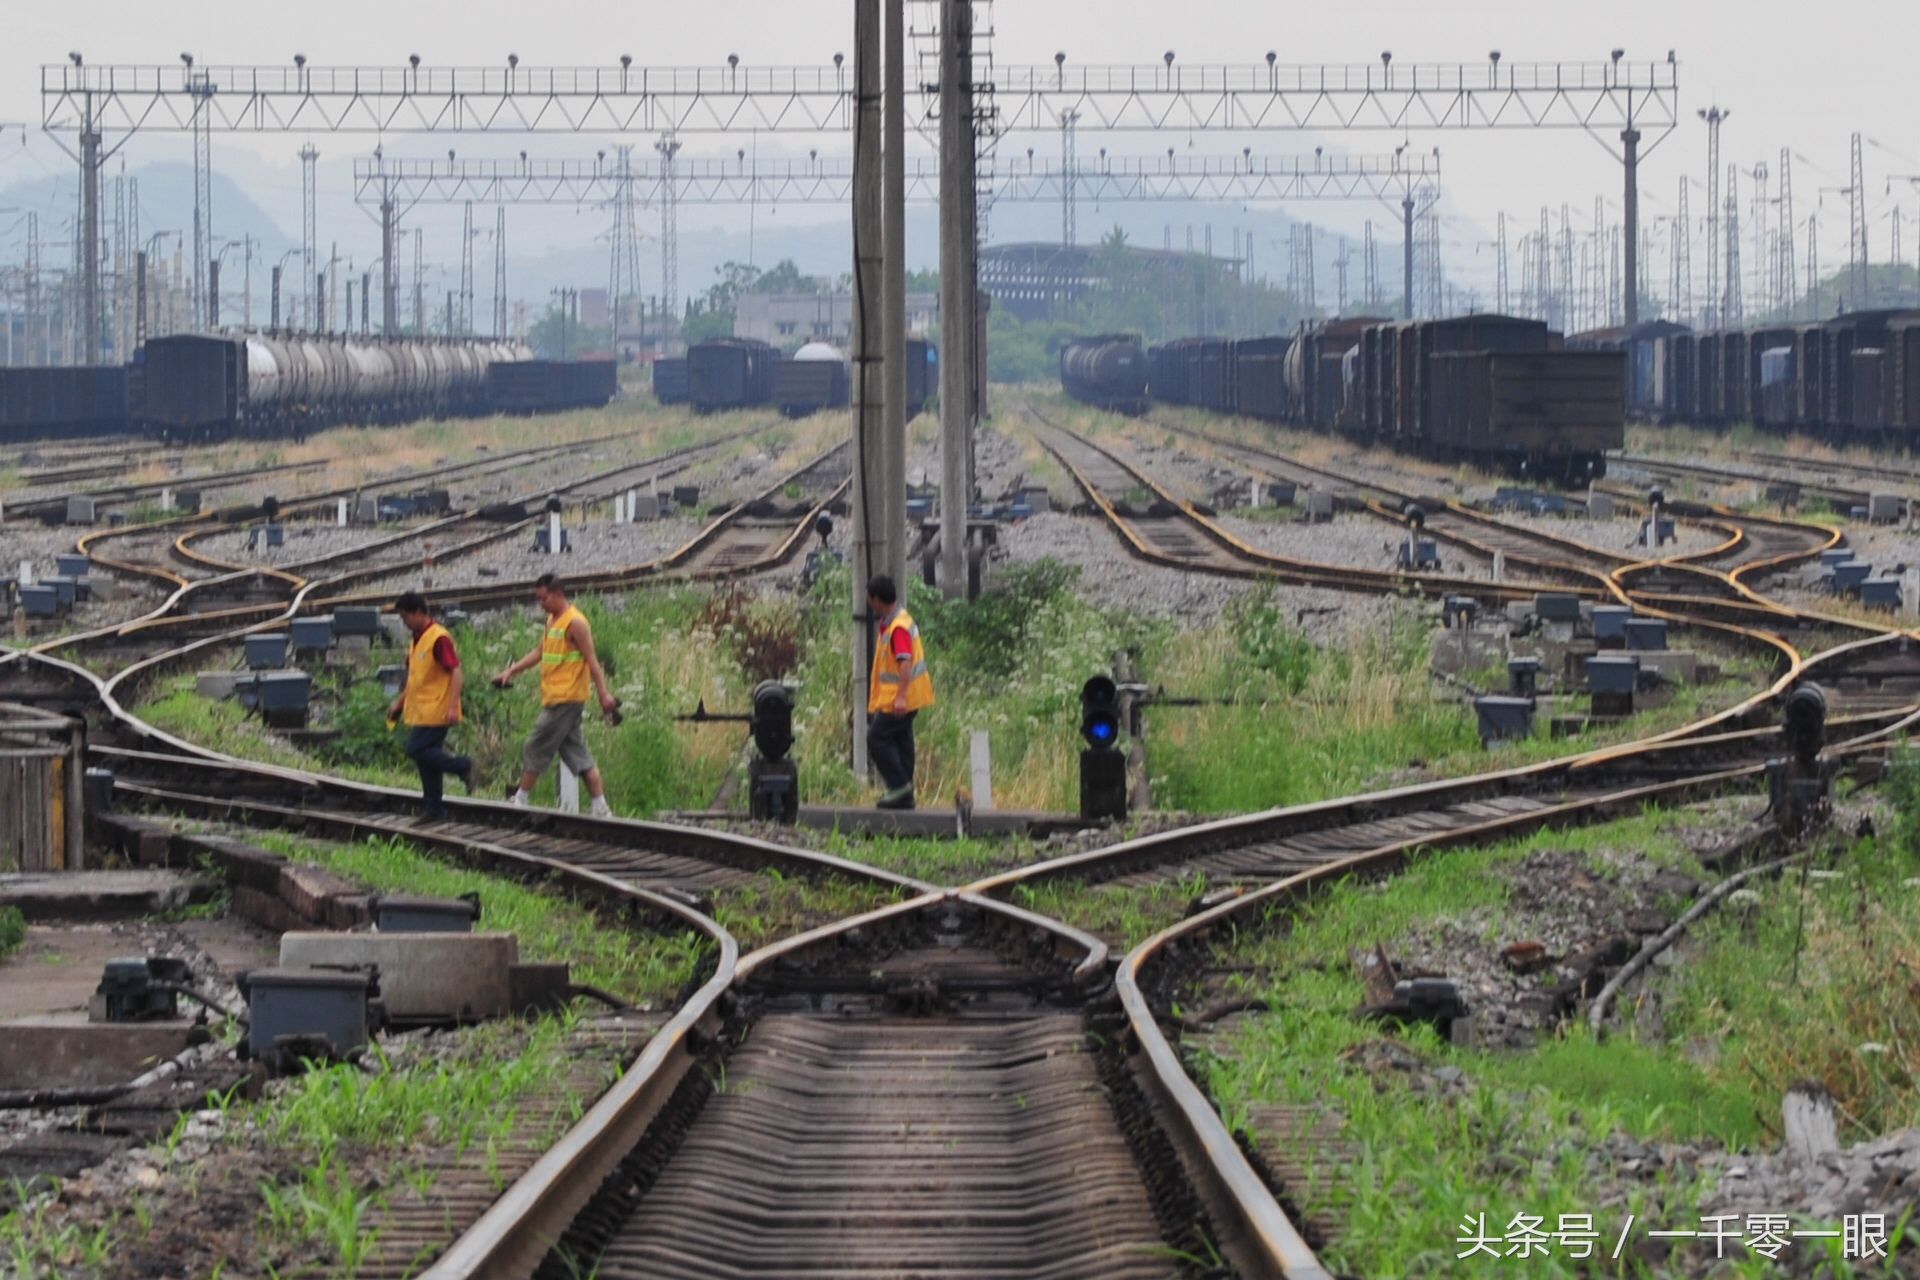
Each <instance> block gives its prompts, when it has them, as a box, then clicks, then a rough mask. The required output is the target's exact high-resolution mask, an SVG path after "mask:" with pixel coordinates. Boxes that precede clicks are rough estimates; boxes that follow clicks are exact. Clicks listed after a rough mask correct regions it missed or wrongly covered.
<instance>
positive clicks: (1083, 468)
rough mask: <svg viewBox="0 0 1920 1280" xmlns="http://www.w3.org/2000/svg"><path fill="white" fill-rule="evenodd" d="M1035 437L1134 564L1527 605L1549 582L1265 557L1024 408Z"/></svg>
mask: <svg viewBox="0 0 1920 1280" xmlns="http://www.w3.org/2000/svg"><path fill="white" fill-rule="evenodd" d="M1027 412H1028V413H1029V414H1030V415H1031V417H1032V418H1033V421H1034V423H1035V424H1036V426H1035V434H1036V435H1037V436H1038V438H1039V439H1040V441H1041V443H1042V444H1043V445H1044V446H1045V447H1046V448H1047V449H1048V451H1049V452H1051V453H1052V454H1053V455H1054V457H1055V458H1057V459H1058V460H1059V461H1060V463H1061V465H1062V466H1064V467H1065V468H1066V469H1067V471H1068V473H1069V474H1070V475H1071V476H1072V477H1073V480H1074V483H1075V484H1076V485H1078V486H1079V488H1080V490H1081V492H1083V493H1084V494H1085V495H1086V496H1087V499H1088V501H1089V502H1090V503H1092V504H1093V506H1094V508H1095V509H1096V510H1097V511H1098V512H1099V513H1100V515H1101V516H1102V517H1103V518H1104V519H1105V520H1106V521H1107V522H1108V523H1109V524H1110V525H1112V526H1113V528H1114V530H1115V531H1116V532H1117V533H1118V534H1119V535H1120V537H1121V539H1122V540H1123V541H1124V542H1125V543H1126V545H1127V547H1128V548H1129V550H1130V551H1131V552H1132V553H1133V554H1134V555H1135V556H1137V557H1138V558H1140V559H1142V560H1146V561H1148V562H1150V563H1154V564H1160V565H1164V566H1167V567H1169V568H1176V569H1183V570H1187V571H1190V572H1199V573H1211V574H1218V575H1220V576H1223V577H1237V578H1267V579H1272V580H1275V581H1281V582H1292V583H1299V584H1302V585H1307V586H1319V587H1327V588H1331V589H1334V590H1342V591H1366V592H1372V593H1381V592H1385V593H1389V594H1415V595H1425V596H1443V595H1453V594H1459V593H1477V594H1480V595H1483V596H1490V597H1492V598H1495V599H1501V600H1530V599H1532V598H1533V596H1534V595H1535V594H1536V593H1537V592H1541V591H1557V590H1560V589H1562V588H1561V586H1560V584H1558V583H1556V582H1552V581H1519V582H1491V581H1489V580H1487V579H1483V578H1459V577H1454V576H1451V575H1448V574H1444V573H1439V572H1426V571H1420V570H1404V571H1403V570H1388V569H1371V568H1366V567H1363V566H1356V565H1339V564H1326V563H1321V562H1317V561H1311V560H1300V559H1295V558H1291V557H1287V556H1279V555H1274V554H1272V553H1270V552H1266V551H1262V550H1260V549H1259V548H1257V547H1254V546H1252V545H1250V544H1248V543H1247V542H1245V541H1243V540H1242V539H1240V538H1237V537H1235V536H1234V535H1233V534H1232V533H1230V532H1228V531H1227V530H1226V529H1224V528H1222V527H1221V526H1220V524H1219V523H1218V522H1216V521H1214V520H1213V519H1211V518H1210V517H1208V516H1206V515H1205V514H1203V513H1202V512H1201V511H1200V510H1199V509H1198V508H1197V507H1196V506H1194V504H1192V503H1190V502H1186V501H1184V500H1182V499H1180V498H1178V497H1177V496H1175V495H1174V494H1172V493H1171V492H1169V491H1168V490H1167V489H1166V487H1165V486H1163V485H1162V484H1160V482H1159V481H1157V480H1155V479H1154V478H1153V477H1151V476H1150V475H1148V474H1147V473H1146V472H1144V471H1142V470H1141V469H1140V468H1139V467H1137V466H1135V465H1134V464H1132V463H1131V462H1128V461H1127V460H1126V459H1124V458H1122V457H1121V456H1120V455H1119V454H1117V453H1115V452H1114V451H1112V450H1110V449H1107V448H1104V447H1102V446H1100V445H1098V444H1096V443H1094V442H1093V441H1091V440H1089V439H1087V438H1086V437H1084V436H1081V435H1078V434H1077V433H1075V432H1072V431H1069V430H1067V429H1066V428H1064V427H1061V426H1059V425H1058V424H1057V423H1053V422H1051V421H1049V420H1048V419H1047V418H1045V417H1044V416H1042V415H1041V414H1039V413H1038V412H1036V411H1034V410H1032V409H1031V408H1029V409H1028V410H1027Z"/></svg>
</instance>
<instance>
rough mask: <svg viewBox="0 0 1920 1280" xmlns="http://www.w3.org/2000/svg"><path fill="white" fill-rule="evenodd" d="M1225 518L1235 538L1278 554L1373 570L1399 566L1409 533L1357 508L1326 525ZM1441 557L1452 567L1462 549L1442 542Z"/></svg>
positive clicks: (1223, 523)
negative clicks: (1396, 558) (1397, 557)
mask: <svg viewBox="0 0 1920 1280" xmlns="http://www.w3.org/2000/svg"><path fill="white" fill-rule="evenodd" d="M1219 523H1220V527H1221V528H1223V529H1225V530H1226V531H1227V532H1228V533H1231V534H1233V535H1234V536H1235V537H1237V538H1241V539H1244V540H1245V541H1247V542H1249V543H1251V544H1252V545H1253V546H1256V547H1258V548H1260V550H1262V551H1267V552H1271V553H1272V554H1274V555H1277V556H1288V557H1291V558H1292V559H1296V560H1310V561H1313V562H1314V563H1316V564H1329V565H1352V566H1355V567H1358V568H1367V569H1391V568H1393V561H1394V556H1395V554H1396V553H1397V550H1398V548H1399V545H1400V542H1401V539H1402V537H1403V535H1402V533H1401V531H1400V530H1399V529H1396V528H1394V527H1393V526H1392V525H1390V524H1388V523H1387V522H1385V521H1384V520H1378V519H1375V518H1374V517H1372V516H1365V515H1358V514H1351V513H1348V514H1341V515H1338V516H1335V517H1334V518H1333V519H1332V520H1329V521H1327V522H1326V523H1324V524H1308V523H1307V522H1306V521H1305V520H1304V519H1298V520H1248V519H1245V518H1243V517H1241V516H1233V515H1222V516H1220V517H1219ZM1441 556H1442V558H1443V559H1444V560H1446V561H1447V567H1449V568H1451V567H1453V561H1454V559H1455V558H1456V553H1455V552H1454V551H1453V550H1452V549H1451V548H1447V547H1442V548H1441ZM1478 568H1479V566H1478V565H1475V566H1474V569H1475V570H1477V569H1478Z"/></svg>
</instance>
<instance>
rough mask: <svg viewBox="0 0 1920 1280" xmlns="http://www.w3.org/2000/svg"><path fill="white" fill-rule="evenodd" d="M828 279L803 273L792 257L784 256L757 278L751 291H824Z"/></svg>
mask: <svg viewBox="0 0 1920 1280" xmlns="http://www.w3.org/2000/svg"><path fill="white" fill-rule="evenodd" d="M825 285H826V281H824V280H822V279H821V278H820V277H818V276H809V275H802V274H801V273H800V268H799V267H796V266H795V265H794V264H793V259H792V258H782V259H780V261H778V262H776V263H774V264H773V266H772V267H770V268H769V269H768V270H766V271H765V272H763V273H761V275H760V276H759V277H758V278H756V279H755V280H754V282H753V284H752V286H751V287H750V288H749V289H748V292H750V293H824V292H825V291H826V290H825Z"/></svg>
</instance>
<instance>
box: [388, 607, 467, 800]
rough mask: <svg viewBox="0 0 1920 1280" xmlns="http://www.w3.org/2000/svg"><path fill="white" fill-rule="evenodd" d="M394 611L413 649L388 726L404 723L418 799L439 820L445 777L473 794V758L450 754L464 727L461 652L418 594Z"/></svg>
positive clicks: (393, 704)
mask: <svg viewBox="0 0 1920 1280" xmlns="http://www.w3.org/2000/svg"><path fill="white" fill-rule="evenodd" d="M393 611H394V612H395V613H396V614H398V615H399V617H400V621H402V622H404V623H406V624H407V631H408V632H409V633H410V634H411V635H412V636H413V647H412V649H411V651H410V652H409V653H408V654H407V683H406V685H405V686H404V687H403V688H402V689H401V690H400V696H399V697H397V698H395V699H394V700H393V703H392V705H391V706H389V707H388V708H387V723H389V724H393V723H394V722H396V721H399V720H402V719H404V720H405V721H406V724H407V741H406V752H407V756H408V758H410V759H411V760H412V761H413V765H414V768H416V769H418V770H419V771H420V795H421V798H422V799H424V800H425V801H426V802H427V817H428V818H429V819H432V820H435V821H437V820H439V819H441V818H444V817H446V816H447V807H446V805H445V804H444V803H442V800H441V796H442V787H443V785H444V784H445V781H446V775H447V774H449V773H450V774H452V775H453V776H454V777H456V778H458V779H460V782H461V784H462V785H464V786H465V787H466V788H467V790H468V791H472V790H473V761H472V759H470V758H469V757H467V756H457V755H454V754H453V753H452V752H450V751H448V750H447V731H448V730H450V729H452V728H453V726H454V725H456V724H459V723H460V689H461V685H462V683H463V678H462V676H461V673H460V654H459V653H458V652H457V651H456V650H455V649H454V645H453V637H452V636H451V635H450V634H448V632H447V629H446V628H445V627H443V626H441V625H440V624H439V623H438V622H435V621H434V620H433V615H432V614H431V613H429V612H428V611H427V601H426V598H425V597H424V596H422V595H421V594H420V593H419V592H418V591H409V592H407V593H406V594H404V595H402V596H401V597H400V598H399V599H398V600H395V601H394V602H393Z"/></svg>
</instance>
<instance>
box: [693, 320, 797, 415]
mask: <svg viewBox="0 0 1920 1280" xmlns="http://www.w3.org/2000/svg"><path fill="white" fill-rule="evenodd" d="M779 361H780V353H779V352H778V351H776V350H774V348H773V347H772V346H770V345H768V344H767V343H764V342H761V341H760V340H758V339H757V338H712V339H709V340H707V341H705V342H696V343H694V344H693V345H692V346H691V347H688V348H687V401H688V403H690V404H692V405H693V407H694V410H695V411H696V412H698V413H715V412H718V411H720V410H724V409H746V408H750V407H752V406H754V405H761V404H771V403H773V370H774V366H775V365H776V364H778V363H779Z"/></svg>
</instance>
